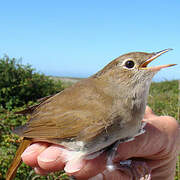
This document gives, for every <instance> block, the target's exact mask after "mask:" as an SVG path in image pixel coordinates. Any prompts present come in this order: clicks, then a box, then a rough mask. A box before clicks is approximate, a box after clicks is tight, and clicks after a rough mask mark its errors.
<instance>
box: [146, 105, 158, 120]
mask: <svg viewBox="0 0 180 180" xmlns="http://www.w3.org/2000/svg"><path fill="white" fill-rule="evenodd" d="M154 116H156V115H155V114H154V112H153V111H152V109H151V108H150V107H149V106H146V110H145V114H144V118H145V119H148V118H152V117H154Z"/></svg>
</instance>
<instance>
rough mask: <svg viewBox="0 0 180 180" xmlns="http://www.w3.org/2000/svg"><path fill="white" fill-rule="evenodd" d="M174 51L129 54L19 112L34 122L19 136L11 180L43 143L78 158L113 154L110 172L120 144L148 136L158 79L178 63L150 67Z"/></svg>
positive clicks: (109, 164) (18, 131)
mask: <svg viewBox="0 0 180 180" xmlns="http://www.w3.org/2000/svg"><path fill="white" fill-rule="evenodd" d="M170 50H172V49H170V48H169V49H165V50H162V51H158V52H153V53H146V52H130V53H127V54H123V55H121V56H119V57H117V58H116V59H114V60H113V61H111V62H110V63H109V64H107V65H106V66H105V67H104V68H103V69H102V70H100V71H98V72H97V73H95V74H94V75H92V76H90V77H88V78H86V79H82V80H80V81H79V82H77V83H75V84H74V85H72V86H71V87H69V88H66V89H64V90H63V91H61V92H59V93H57V94H55V95H53V96H49V97H47V98H44V99H42V100H41V102H40V103H39V104H38V105H35V106H33V107H30V108H29V109H25V110H23V111H21V112H18V113H19V114H29V116H30V118H29V120H28V122H27V123H26V124H25V125H23V126H20V127H18V128H16V129H15V130H14V131H13V132H14V133H16V134H17V135H19V136H20V137H22V142H21V144H20V146H19V148H18V150H17V152H16V156H15V158H14V160H13V162H12V164H11V165H10V167H9V169H8V172H7V175H6V180H11V179H13V178H14V177H15V175H16V171H17V169H18V166H19V164H20V163H21V162H22V160H21V154H22V153H23V151H24V150H25V149H26V148H27V147H28V146H29V145H30V144H32V143H34V142H39V141H43V142H49V143H53V144H58V145H61V146H63V147H64V148H66V149H68V150H70V151H73V152H77V156H76V157H75V158H84V157H86V156H91V155H92V154H94V153H97V154H98V152H102V151H105V150H106V149H108V151H109V152H110V153H108V154H109V155H108V158H107V167H109V169H111V168H112V167H113V162H112V161H113V158H114V156H115V151H116V149H117V146H118V144H119V143H121V142H126V141H128V140H131V139H133V138H134V137H136V136H137V135H139V134H141V133H143V132H144V130H143V123H142V119H143V116H144V113H145V107H146V104H147V97H148V93H149V88H150V84H151V81H152V78H153V77H154V75H155V74H156V73H157V72H158V71H159V70H161V69H163V68H166V67H170V66H174V65H176V64H167V65H160V66H155V67H149V66H147V65H148V64H149V63H150V62H152V61H153V60H154V59H156V58H157V57H159V56H160V55H162V54H164V53H166V52H168V51H170ZM107 147H111V148H107Z"/></svg>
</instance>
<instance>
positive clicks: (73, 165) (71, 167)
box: [64, 159, 84, 173]
mask: <svg viewBox="0 0 180 180" xmlns="http://www.w3.org/2000/svg"><path fill="white" fill-rule="evenodd" d="M83 166H84V162H83V160H77V159H75V160H73V159H72V160H70V161H68V162H67V163H66V166H65V168H64V170H65V172H67V173H74V172H77V171H79V170H81V169H82V168H83Z"/></svg>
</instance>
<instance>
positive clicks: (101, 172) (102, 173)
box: [65, 153, 129, 180]
mask: <svg viewBox="0 0 180 180" xmlns="http://www.w3.org/2000/svg"><path fill="white" fill-rule="evenodd" d="M106 161H107V156H106V153H103V154H102V155H100V156H98V157H97V158H95V159H91V160H76V162H73V163H72V161H69V162H68V163H67V164H66V166H65V171H66V173H67V174H69V175H70V176H72V175H73V176H74V177H76V179H78V180H84V179H89V180H104V179H111V180H116V179H123V180H126V179H129V175H128V174H126V173H124V172H123V171H121V170H116V169H115V170H114V171H109V170H108V169H107V168H106ZM77 164H78V165H77ZM80 164H81V165H80ZM76 166H79V167H81V169H79V170H78V169H76V168H75V167H76ZM75 170H76V171H75Z"/></svg>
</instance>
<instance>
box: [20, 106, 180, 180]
mask: <svg viewBox="0 0 180 180" xmlns="http://www.w3.org/2000/svg"><path fill="white" fill-rule="evenodd" d="M143 121H145V122H147V125H146V127H145V130H146V133H144V134H142V135H140V136H137V137H136V138H135V140H133V141H130V142H125V143H122V144H120V145H119V147H118V153H117V156H116V159H115V162H120V161H122V160H126V159H130V158H134V157H135V158H143V160H144V162H145V163H146V164H147V166H148V167H149V168H151V170H152V173H151V176H152V179H153V180H156V179H157V180H161V179H162V180H172V179H173V178H174V174H175V169H176V160H177V157H178V153H179V151H180V127H179V125H178V123H177V121H176V120H175V119H174V118H172V117H169V116H156V115H155V114H153V112H152V110H151V109H150V108H149V107H147V108H146V112H145V116H144V119H143ZM69 159H71V152H70V151H68V150H66V149H63V148H62V147H60V146H58V145H53V144H48V143H34V144H32V145H31V146H29V147H28V148H27V149H26V150H25V152H24V153H23V154H22V160H23V161H24V162H25V163H26V164H27V165H29V166H31V167H33V168H34V170H35V172H36V173H37V174H41V175H46V174H48V173H49V172H54V171H59V170H62V169H65V171H66V172H67V173H68V174H69V175H73V176H75V177H76V178H77V179H78V180H81V179H83V180H85V179H90V178H92V177H93V178H94V179H96V180H103V179H111V180H113V179H115V180H118V179H121V180H122V179H123V180H128V179H130V177H129V176H128V175H127V174H126V173H124V172H123V171H121V170H115V171H112V172H109V171H107V170H106V154H105V153H103V154H101V155H100V156H98V157H97V158H95V159H92V160H78V161H76V162H73V161H71V160H69ZM93 178H92V179H93Z"/></svg>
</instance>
